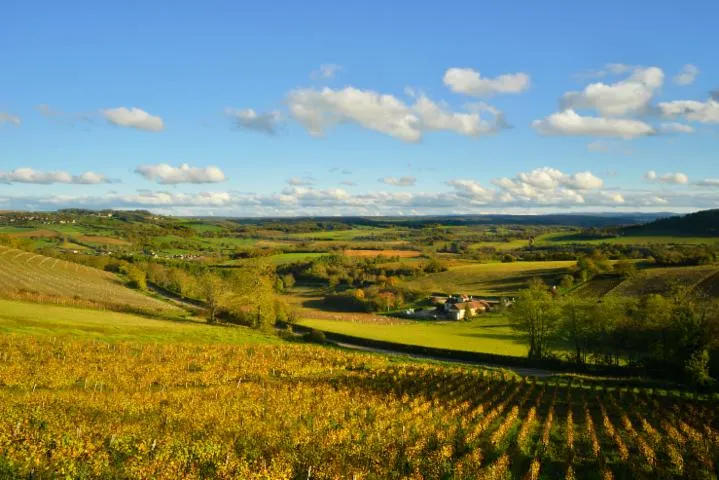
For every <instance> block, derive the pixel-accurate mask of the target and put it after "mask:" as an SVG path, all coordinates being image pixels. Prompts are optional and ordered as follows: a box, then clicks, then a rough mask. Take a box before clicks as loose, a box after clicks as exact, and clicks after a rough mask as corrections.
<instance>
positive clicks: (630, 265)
mask: <svg viewBox="0 0 719 480" xmlns="http://www.w3.org/2000/svg"><path fill="white" fill-rule="evenodd" d="M613 270H614V273H616V274H618V275H620V276H622V277H626V278H632V277H634V276H635V275H636V274H637V267H636V265H634V262H632V261H630V260H620V261H618V262H617V263H615V264H614V267H613Z"/></svg>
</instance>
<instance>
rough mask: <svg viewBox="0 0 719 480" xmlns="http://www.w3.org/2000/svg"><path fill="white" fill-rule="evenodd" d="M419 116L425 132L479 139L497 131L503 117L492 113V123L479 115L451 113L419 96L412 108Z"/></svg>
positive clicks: (495, 112)
mask: <svg viewBox="0 0 719 480" xmlns="http://www.w3.org/2000/svg"><path fill="white" fill-rule="evenodd" d="M413 108H414V111H415V112H417V114H418V115H419V117H420V119H421V122H422V126H423V127H424V129H425V130H445V131H451V132H456V133H459V134H460V135H467V136H470V137H479V136H481V135H486V134H489V133H493V132H496V131H498V130H499V129H501V128H502V127H503V123H504V121H503V117H502V115H501V113H500V112H499V111H496V110H495V111H494V121H491V122H490V121H487V120H485V119H483V118H481V117H480V113H478V112H477V113H458V112H451V111H448V110H447V109H445V108H443V107H441V106H439V105H438V104H436V103H435V102H433V101H432V100H430V99H429V98H427V97H426V96H424V95H422V96H420V97H419V98H418V99H417V101H416V103H415V104H414V106H413ZM485 111H486V109H485Z"/></svg>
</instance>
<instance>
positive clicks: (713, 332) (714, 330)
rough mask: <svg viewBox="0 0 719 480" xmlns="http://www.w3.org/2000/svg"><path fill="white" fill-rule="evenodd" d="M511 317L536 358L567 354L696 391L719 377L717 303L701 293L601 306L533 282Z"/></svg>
mask: <svg viewBox="0 0 719 480" xmlns="http://www.w3.org/2000/svg"><path fill="white" fill-rule="evenodd" d="M509 316H510V320H511V322H512V325H513V327H514V328H515V329H517V330H518V331H520V332H521V333H522V334H523V335H524V336H525V337H526V340H527V342H528V344H529V357H530V358H534V359H538V360H539V359H546V358H552V357H556V356H558V355H557V353H558V350H560V349H561V350H563V351H564V352H565V353H563V354H562V355H563V356H565V357H567V358H569V359H571V360H572V361H574V362H576V363H577V364H578V365H580V366H582V365H585V364H587V363H595V364H603V365H632V366H639V367H644V368H646V369H647V371H651V372H663V373H665V374H667V375H669V376H671V377H672V378H675V379H681V380H683V381H687V382H690V383H692V384H695V385H697V386H706V385H708V384H711V383H713V382H714V380H713V378H712V377H714V378H716V377H717V376H719V301H718V300H717V299H716V298H711V297H709V296H706V295H703V294H702V293H701V292H695V291H691V290H689V289H685V288H678V289H676V290H675V291H673V292H672V293H671V294H670V295H667V296H661V295H656V294H654V295H647V296H644V297H641V298H636V299H634V298H632V299H630V298H618V297H611V296H608V297H604V298H602V299H601V300H596V299H583V298H579V297H576V296H571V295H567V296H566V297H562V296H558V295H554V294H552V293H551V292H550V290H548V289H547V286H546V285H545V284H544V283H543V282H542V281H540V280H533V281H532V282H531V283H530V285H529V288H527V289H525V290H524V291H522V292H521V293H520V294H519V295H518V297H517V301H516V303H515V304H514V305H513V306H512V308H511V310H510V312H509ZM567 350H569V353H566V352H567Z"/></svg>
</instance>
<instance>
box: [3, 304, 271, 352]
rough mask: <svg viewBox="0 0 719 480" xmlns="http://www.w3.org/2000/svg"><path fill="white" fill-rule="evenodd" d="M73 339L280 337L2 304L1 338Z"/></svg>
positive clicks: (231, 328) (241, 329) (245, 340)
mask: <svg viewBox="0 0 719 480" xmlns="http://www.w3.org/2000/svg"><path fill="white" fill-rule="evenodd" d="M10 333H17V334H29V335H36V336H70V337H78V338H94V339H96V340H103V341H111V342H116V341H133V342H163V343H164V342H168V343H169V342H188V343H267V342H274V341H278V340H277V339H276V337H272V336H269V335H263V334H261V333H258V332H256V331H254V330H251V329H248V328H244V327H236V326H215V325H207V324H205V323H203V322H198V321H192V320H179V319H178V320H164V319H163V320H161V319H153V318H148V317H142V316H138V315H130V314H126V313H117V312H109V311H97V310H86V309H80V308H70V307H59V306H55V305H39V304H35V303H25V302H15V301H8V300H0V334H10Z"/></svg>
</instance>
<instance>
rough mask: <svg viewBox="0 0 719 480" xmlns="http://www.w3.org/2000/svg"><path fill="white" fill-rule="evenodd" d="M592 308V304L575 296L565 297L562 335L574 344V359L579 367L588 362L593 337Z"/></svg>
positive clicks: (562, 310) (561, 327) (562, 306)
mask: <svg viewBox="0 0 719 480" xmlns="http://www.w3.org/2000/svg"><path fill="white" fill-rule="evenodd" d="M592 307H593V305H592V303H590V302H588V301H586V300H582V299H579V298H577V297H573V296H568V297H565V298H564V299H563V300H562V304H561V314H562V321H561V324H560V331H561V335H562V337H563V338H564V339H565V340H567V341H568V342H569V343H571V344H572V346H573V348H574V359H575V361H576V362H577V364H578V365H583V364H584V363H586V361H587V350H588V348H589V345H590V342H591V336H592V324H591V313H592V312H591V311H592Z"/></svg>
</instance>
